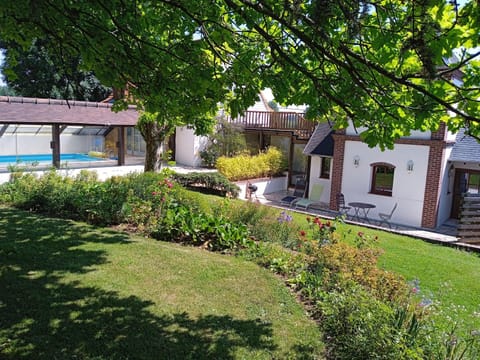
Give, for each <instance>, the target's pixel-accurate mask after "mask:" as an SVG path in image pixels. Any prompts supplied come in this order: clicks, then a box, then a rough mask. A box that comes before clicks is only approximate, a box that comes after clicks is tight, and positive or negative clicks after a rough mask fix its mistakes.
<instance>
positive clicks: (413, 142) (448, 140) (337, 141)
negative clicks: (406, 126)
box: [304, 124, 480, 228]
mask: <svg viewBox="0 0 480 360" xmlns="http://www.w3.org/2000/svg"><path fill="white" fill-rule="evenodd" d="M359 133H361V129H360V130H355V129H354V128H353V126H350V127H348V128H347V129H344V130H336V131H334V130H332V128H331V127H330V126H329V125H328V124H319V125H318V126H317V127H316V129H315V131H314V133H313V135H312V137H311V138H310V140H309V142H308V144H307V146H306V147H305V150H304V154H305V155H307V156H309V158H310V161H309V164H310V166H309V174H308V179H309V184H310V185H312V184H316V183H320V184H322V185H323V188H324V191H323V194H322V199H321V201H323V202H325V203H326V206H328V207H329V208H330V209H332V210H337V209H336V207H337V204H336V195H337V194H339V193H343V194H344V196H345V198H346V201H347V202H353V201H355V202H366V203H371V204H374V205H375V208H374V209H372V210H371V212H370V213H369V216H370V217H373V218H376V217H378V213H380V212H383V213H386V212H390V210H391V209H392V208H393V207H394V205H395V204H398V207H397V209H396V211H395V216H394V222H396V223H399V224H405V225H410V226H415V227H424V228H435V227H438V226H440V225H441V224H443V223H444V222H445V221H447V220H448V219H450V218H455V219H457V218H458V217H459V207H460V203H461V199H462V194H463V193H465V192H466V191H467V190H468V191H469V192H470V193H472V192H473V193H475V194H478V193H479V191H480V144H479V143H478V142H477V141H476V140H475V139H474V138H472V137H470V136H466V135H465V134H464V132H463V131H460V132H459V133H458V134H456V135H455V134H452V133H451V132H449V131H448V129H447V127H446V126H445V124H442V125H441V126H440V128H439V129H438V130H437V131H433V132H431V131H426V132H421V131H413V132H412V133H411V135H410V136H408V137H404V138H401V139H399V140H397V141H396V143H395V147H394V149H393V150H385V151H381V150H380V148H378V147H374V148H370V147H368V145H367V144H365V143H364V142H363V141H362V140H361V139H360V136H359Z"/></svg>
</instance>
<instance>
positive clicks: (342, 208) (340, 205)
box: [337, 193, 351, 215]
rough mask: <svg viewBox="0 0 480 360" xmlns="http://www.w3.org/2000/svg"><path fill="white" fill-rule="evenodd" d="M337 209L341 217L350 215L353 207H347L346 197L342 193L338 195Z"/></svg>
mask: <svg viewBox="0 0 480 360" xmlns="http://www.w3.org/2000/svg"><path fill="white" fill-rule="evenodd" d="M337 209H338V212H339V213H340V215H348V212H349V211H350V209H351V207H350V206H346V205H345V196H344V195H343V194H342V193H339V194H337Z"/></svg>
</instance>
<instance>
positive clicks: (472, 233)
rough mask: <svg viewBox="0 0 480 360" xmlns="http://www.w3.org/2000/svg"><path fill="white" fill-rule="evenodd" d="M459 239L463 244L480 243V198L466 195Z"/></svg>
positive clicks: (459, 227)
mask: <svg viewBox="0 0 480 360" xmlns="http://www.w3.org/2000/svg"><path fill="white" fill-rule="evenodd" d="M458 237H459V238H460V241H461V242H464V243H469V244H475V243H480V196H478V195H472V194H468V193H467V194H465V195H464V197H463V200H462V206H461V210H460V220H459V224H458Z"/></svg>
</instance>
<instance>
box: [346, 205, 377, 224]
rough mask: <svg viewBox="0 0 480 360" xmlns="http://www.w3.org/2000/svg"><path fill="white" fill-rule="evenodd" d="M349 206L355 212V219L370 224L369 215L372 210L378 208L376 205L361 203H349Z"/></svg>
mask: <svg viewBox="0 0 480 360" xmlns="http://www.w3.org/2000/svg"><path fill="white" fill-rule="evenodd" d="M348 205H349V206H351V207H352V208H353V210H354V211H355V215H353V219H357V220H358V221H361V220H364V221H367V222H370V221H369V219H368V213H369V212H370V210H372V209H374V208H375V207H376V205H374V204H370V203H365V202H359V201H354V202H350V203H348Z"/></svg>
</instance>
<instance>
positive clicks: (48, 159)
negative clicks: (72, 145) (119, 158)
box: [0, 154, 104, 165]
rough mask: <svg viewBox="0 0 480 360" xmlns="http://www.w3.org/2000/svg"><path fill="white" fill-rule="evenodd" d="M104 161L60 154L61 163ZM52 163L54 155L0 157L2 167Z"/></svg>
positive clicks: (85, 155) (83, 155)
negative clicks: (17, 164)
mask: <svg viewBox="0 0 480 360" xmlns="http://www.w3.org/2000/svg"><path fill="white" fill-rule="evenodd" d="M102 160H104V159H100V158H95V157H91V156H88V155H87V154H60V161H64V162H65V161H72V162H76V161H102ZM34 162H39V163H52V154H35V155H2V156H0V165H8V164H12V165H14V164H16V163H34Z"/></svg>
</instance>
